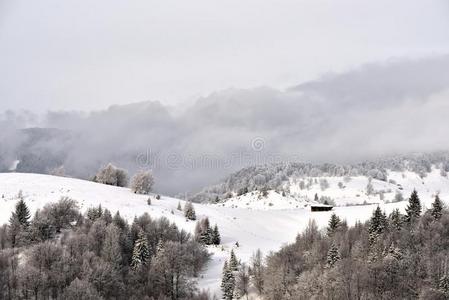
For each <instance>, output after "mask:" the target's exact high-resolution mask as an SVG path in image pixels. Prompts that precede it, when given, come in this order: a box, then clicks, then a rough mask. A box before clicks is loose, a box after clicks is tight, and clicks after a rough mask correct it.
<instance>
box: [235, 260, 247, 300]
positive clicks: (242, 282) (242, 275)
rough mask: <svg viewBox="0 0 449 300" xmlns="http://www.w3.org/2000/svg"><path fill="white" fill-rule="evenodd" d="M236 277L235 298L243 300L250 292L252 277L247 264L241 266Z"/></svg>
mask: <svg viewBox="0 0 449 300" xmlns="http://www.w3.org/2000/svg"><path fill="white" fill-rule="evenodd" d="M235 277H236V278H235V296H236V298H237V299H242V298H243V297H244V296H247V295H248V292H249V282H250V277H249V273H248V267H247V266H246V264H242V265H241V266H240V268H239V270H238V271H237V274H236V275H235Z"/></svg>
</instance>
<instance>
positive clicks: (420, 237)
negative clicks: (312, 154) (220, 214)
mask: <svg viewBox="0 0 449 300" xmlns="http://www.w3.org/2000/svg"><path fill="white" fill-rule="evenodd" d="M448 260H449V211H448V210H447V209H445V208H444V205H443V203H442V201H441V200H440V198H439V196H438V195H436V197H435V200H434V202H433V204H432V207H431V209H428V210H426V211H424V212H423V208H422V205H421V201H420V199H419V196H418V193H417V192H416V191H414V192H413V193H412V194H411V196H410V198H409V199H408V206H407V207H406V210H405V213H404V214H403V213H401V212H400V211H399V210H398V209H395V210H394V211H393V212H392V213H391V214H389V215H387V214H386V213H385V212H384V211H382V209H381V208H380V207H377V208H376V209H375V210H374V211H373V213H372V216H371V218H370V220H368V221H367V222H365V223H361V222H357V223H356V224H355V225H354V226H351V227H349V226H348V225H347V224H346V222H345V221H344V220H342V219H340V218H339V217H338V216H337V215H336V214H332V216H331V218H330V220H329V224H328V227H327V228H326V230H319V229H318V227H317V225H316V224H315V222H314V221H311V222H310V223H309V225H308V226H307V228H306V229H305V230H304V232H302V233H301V234H299V235H298V236H297V238H296V241H295V242H294V243H293V244H290V245H286V246H284V247H282V248H281V249H280V250H279V251H277V252H274V253H270V254H269V255H268V256H267V257H266V258H265V260H262V259H261V253H260V251H258V252H257V253H256V254H255V255H254V257H253V259H252V260H251V262H250V264H249V267H248V269H249V271H247V275H248V276H249V287H246V288H243V289H242V284H241V282H242V281H243V282H245V280H243V278H244V277H245V276H243V275H242V274H241V273H242V270H245V268H238V270H237V271H234V272H232V274H231V275H230V272H229V271H227V272H225V271H224V273H223V274H224V275H223V281H226V282H230V284H227V285H222V287H223V286H224V287H225V288H227V289H225V288H224V289H223V291H224V294H225V298H226V299H238V297H241V296H242V295H245V294H246V295H248V290H251V289H253V290H255V291H256V292H257V293H259V294H260V295H261V296H262V297H263V299H266V300H281V299H289V300H290V299H429V300H430V299H432V300H438V299H449V264H448ZM227 265H229V264H228V263H227ZM226 268H228V267H227V266H226ZM232 277H233V278H232ZM226 278H228V279H226ZM229 278H231V279H229ZM237 278H240V279H239V280H237ZM237 281H239V282H240V286H239V285H238V284H237ZM229 286H231V287H232V288H233V289H232V288H229ZM243 286H244V285H243ZM229 290H232V291H229ZM242 293H243V294H242Z"/></svg>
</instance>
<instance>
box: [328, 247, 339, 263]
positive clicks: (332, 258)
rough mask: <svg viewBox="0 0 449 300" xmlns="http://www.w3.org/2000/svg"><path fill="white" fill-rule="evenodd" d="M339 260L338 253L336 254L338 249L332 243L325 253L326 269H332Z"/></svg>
mask: <svg viewBox="0 0 449 300" xmlns="http://www.w3.org/2000/svg"><path fill="white" fill-rule="evenodd" d="M339 260H340V253H339V252H338V248H337V246H336V245H335V244H334V243H332V245H331V247H330V248H329V251H328V252H327V260H326V265H327V267H329V268H332V267H334V265H335V264H336V263H337V262H338V261H339Z"/></svg>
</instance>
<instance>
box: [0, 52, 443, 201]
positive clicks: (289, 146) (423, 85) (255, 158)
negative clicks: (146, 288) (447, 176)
mask: <svg viewBox="0 0 449 300" xmlns="http://www.w3.org/2000/svg"><path fill="white" fill-rule="evenodd" d="M447 116H449V56H439V57H433V58H427V59H421V60H415V61H390V62H388V63H384V64H372V65H367V66H362V67H360V68H358V69H356V70H353V71H350V72H347V73H344V74H332V75H326V76H324V77H322V78H320V79H318V80H315V81H311V82H307V83H303V84H301V85H298V86H295V87H293V88H291V89H288V90H285V91H280V90H276V89H271V88H267V87H261V88H256V89H251V90H238V89H231V90H226V91H221V92H217V93H214V94H211V95H210V96H208V97H205V98H202V99H199V100H198V101H197V102H196V103H195V104H194V105H192V106H190V107H188V108H185V109H184V111H183V112H182V113H177V114H173V113H172V112H171V110H170V109H169V108H167V107H165V106H163V105H162V104H160V103H158V102H143V103H135V104H131V105H124V106H113V107H110V108H109V109H107V110H104V111H96V112H91V113H78V112H67V111H61V112H49V113H47V115H46V116H45V118H43V119H42V120H40V121H39V122H37V121H36V124H38V125H39V126H42V127H50V128H58V129H61V130H66V131H67V132H70V138H67V136H65V139H64V142H61V138H60V137H58V138H55V139H53V140H52V139H50V140H49V139H47V140H46V142H45V145H43V144H39V143H37V144H33V145H32V147H35V148H36V149H37V148H39V149H42V147H44V148H46V147H48V148H52V147H56V148H58V153H60V152H64V166H65V168H66V171H67V173H69V174H72V175H74V176H79V177H88V176H91V175H92V174H94V172H95V170H96V169H97V168H98V167H99V166H100V165H102V164H105V163H107V162H109V161H111V162H113V163H116V164H117V165H119V166H121V167H125V168H127V169H129V170H130V172H134V171H135V170H137V169H139V168H149V169H153V171H154V172H155V174H156V178H157V182H158V184H157V189H158V190H159V191H161V192H164V193H170V194H175V193H179V192H183V191H193V190H197V189H199V188H201V187H203V186H205V185H208V184H212V183H215V182H217V181H218V180H220V179H221V178H223V177H225V176H226V175H227V174H229V173H230V172H232V171H235V170H238V169H239V168H241V167H244V166H247V165H250V164H259V163H265V162H276V161H280V160H295V161H297V160H301V161H313V162H325V161H327V162H350V161H353V160H361V159H366V158H370V157H373V156H380V155H384V154H394V153H404V152H412V151H434V150H444V149H449V140H448V139H447V136H449V119H448V118H447ZM3 119H4V118H3ZM20 125H21V124H17V125H16V127H20ZM4 141H5V140H4V134H3V135H2V153H8V157H9V158H11V153H13V152H14V148H11V147H8V146H9V145H6V147H5V145H4V144H3V143H4ZM13 144H14V143H13ZM31 149H33V148H31ZM30 151H32V150H30Z"/></svg>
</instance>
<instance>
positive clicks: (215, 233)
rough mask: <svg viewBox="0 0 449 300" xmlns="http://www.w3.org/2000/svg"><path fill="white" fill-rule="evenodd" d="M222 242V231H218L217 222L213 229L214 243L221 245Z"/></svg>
mask: <svg viewBox="0 0 449 300" xmlns="http://www.w3.org/2000/svg"><path fill="white" fill-rule="evenodd" d="M220 243H221V236H220V232H219V231H218V226H217V224H215V226H214V229H213V230H212V244H214V245H220Z"/></svg>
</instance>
